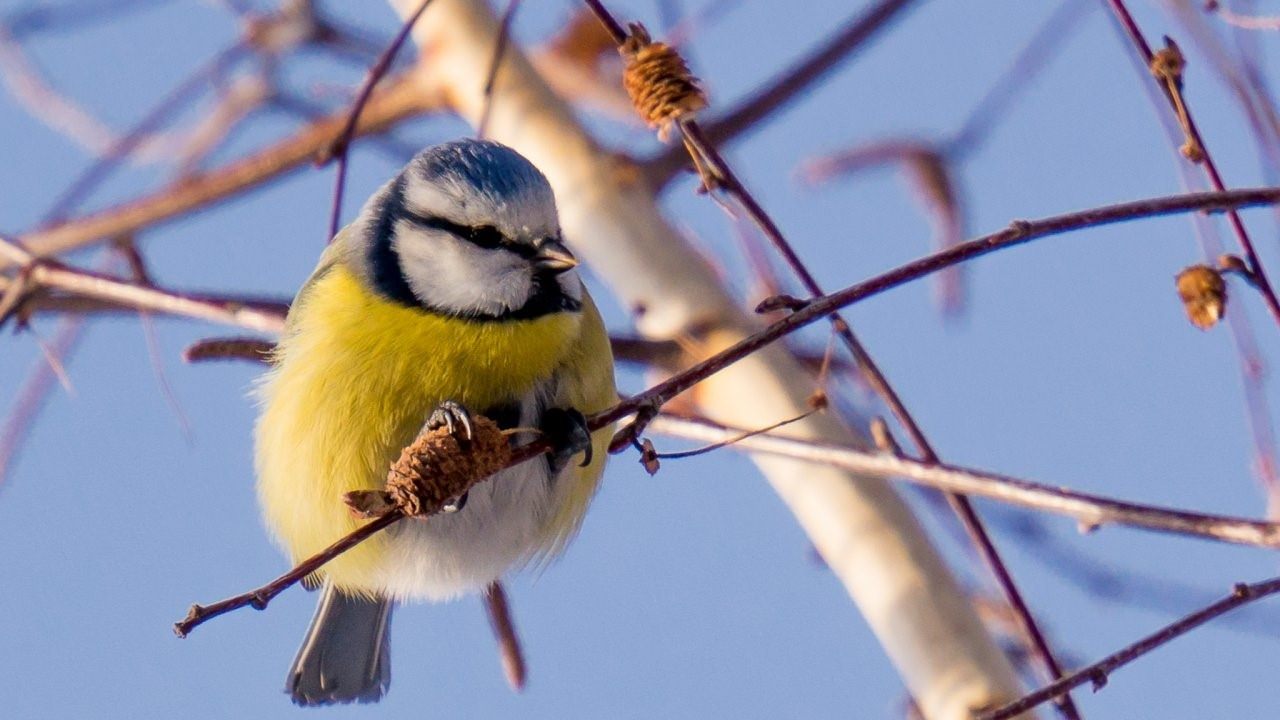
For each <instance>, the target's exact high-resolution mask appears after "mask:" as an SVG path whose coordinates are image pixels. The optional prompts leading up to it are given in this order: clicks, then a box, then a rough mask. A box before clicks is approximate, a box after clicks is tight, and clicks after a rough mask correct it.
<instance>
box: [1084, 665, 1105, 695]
mask: <svg viewBox="0 0 1280 720" xmlns="http://www.w3.org/2000/svg"><path fill="white" fill-rule="evenodd" d="M1107 679H1108V678H1107V671H1106V670H1103V669H1102V668H1094V669H1093V670H1092V671H1091V672H1090V673H1089V682H1090V684H1091V686H1092V687H1093V691H1094V692H1098V691H1099V690H1101V689H1102V688H1104V687H1106V686H1107Z"/></svg>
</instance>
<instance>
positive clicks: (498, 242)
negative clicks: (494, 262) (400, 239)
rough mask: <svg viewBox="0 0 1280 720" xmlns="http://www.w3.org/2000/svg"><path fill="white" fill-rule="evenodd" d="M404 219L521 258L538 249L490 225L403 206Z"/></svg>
mask: <svg viewBox="0 0 1280 720" xmlns="http://www.w3.org/2000/svg"><path fill="white" fill-rule="evenodd" d="M400 216H401V217H403V218H404V219H405V220H408V221H409V222H411V223H413V224H414V225H417V226H419V227H425V228H431V229H432V230H443V231H445V232H447V233H449V234H451V235H454V236H455V237H458V238H460V239H462V240H466V241H467V242H469V243H471V244H472V245H475V246H476V247H481V248H484V249H486V250H495V249H497V248H502V249H503V250H506V251H508V252H511V253H514V254H516V255H519V256H520V257H522V258H526V259H528V258H532V257H534V256H535V255H537V253H538V251H537V250H536V249H534V247H533V246H532V245H528V244H526V243H517V242H512V241H511V240H510V239H509V238H507V236H505V235H503V234H502V231H501V230H499V229H498V228H496V227H493V226H492V225H481V226H478V227H470V226H467V225H459V224H458V223H455V222H452V221H450V220H445V219H444V218H442V217H438V216H434V215H433V216H427V215H419V214H418V213H415V212H413V211H411V210H409V209H408V208H405V209H404V210H403V211H402V212H401V214H400Z"/></svg>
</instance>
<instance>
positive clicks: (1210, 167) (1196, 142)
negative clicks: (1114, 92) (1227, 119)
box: [1107, 0, 1280, 323]
mask: <svg viewBox="0 0 1280 720" xmlns="http://www.w3.org/2000/svg"><path fill="white" fill-rule="evenodd" d="M1107 2H1108V4H1109V5H1110V6H1111V9H1112V11H1113V12H1114V13H1115V15H1116V19H1118V20H1119V21H1120V25H1121V26H1122V27H1123V28H1124V31H1125V34H1126V35H1128V36H1129V39H1130V40H1131V41H1132V42H1133V45H1134V48H1135V49H1136V50H1137V52H1138V55H1139V56H1140V57H1141V58H1142V60H1143V63H1144V65H1146V66H1147V67H1152V63H1153V62H1155V60H1156V56H1155V53H1153V52H1152V50H1151V45H1150V44H1149V43H1148V42H1147V39H1146V37H1145V36H1144V35H1143V34H1142V30H1141V28H1139V27H1138V23H1137V21H1135V20H1134V19H1133V15H1132V14H1130V13H1129V8H1128V7H1126V6H1125V4H1124V0H1107ZM1155 81H1156V82H1157V83H1159V85H1160V89H1161V90H1162V91H1163V92H1164V95H1165V98H1166V99H1167V100H1168V101H1169V106H1170V108H1172V109H1173V110H1174V112H1175V113H1177V114H1178V116H1179V121H1180V122H1181V123H1182V124H1183V125H1184V128H1185V130H1186V132H1187V135H1188V140H1189V141H1190V142H1191V143H1192V146H1193V147H1196V148H1198V149H1199V154H1200V155H1201V157H1200V158H1199V164H1201V165H1203V166H1204V171H1205V175H1206V176H1207V177H1208V178H1209V184H1210V185H1212V186H1213V188H1214V189H1215V190H1226V187H1227V186H1226V183H1225V182H1224V181H1223V179H1222V174H1221V173H1219V172H1218V166H1217V164H1216V163H1215V162H1214V161H1213V156H1212V155H1210V154H1209V148H1208V146H1207V145H1206V144H1205V142H1204V138H1203V137H1202V136H1201V134H1200V130H1199V128H1198V127H1197V126H1196V122H1195V119H1194V118H1193V117H1192V114H1191V108H1190V107H1189V106H1188V104H1187V102H1186V99H1185V98H1183V97H1182V95H1181V92H1177V93H1175V90H1174V89H1172V88H1170V86H1169V83H1167V82H1165V81H1163V80H1162V79H1161V78H1159V77H1157V78H1155ZM1227 221H1228V223H1229V224H1230V226H1231V230H1232V232H1234V233H1235V236H1236V240H1237V241H1238V242H1239V243H1240V249H1241V251H1242V252H1243V253H1244V258H1245V261H1246V262H1247V263H1248V269H1249V274H1250V279H1251V281H1252V284H1253V285H1254V286H1255V287H1256V288H1257V290H1258V292H1259V293H1260V294H1261V295H1262V300H1263V303H1264V304H1265V305H1266V306H1267V310H1268V311H1270V313H1271V316H1272V318H1274V319H1275V321H1276V322H1277V323H1280V298H1277V297H1276V293H1275V290H1274V289H1273V288H1272V286H1271V281H1270V279H1268V277H1267V273H1266V271H1265V270H1264V269H1263V267H1262V261H1261V260H1260V259H1259V258H1258V253H1257V252H1256V251H1255V250H1254V248H1253V240H1252V239H1250V237H1249V231H1248V230H1246V229H1245V226H1244V222H1243V221H1242V220H1241V219H1240V215H1239V214H1238V213H1236V212H1235V211H1234V210H1231V211H1228V212H1227Z"/></svg>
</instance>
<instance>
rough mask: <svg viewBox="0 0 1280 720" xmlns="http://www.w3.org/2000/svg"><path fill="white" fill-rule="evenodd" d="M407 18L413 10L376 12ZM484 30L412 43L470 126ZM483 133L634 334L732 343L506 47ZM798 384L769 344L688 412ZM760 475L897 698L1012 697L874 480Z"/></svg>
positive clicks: (701, 272) (790, 398)
mask: <svg viewBox="0 0 1280 720" xmlns="http://www.w3.org/2000/svg"><path fill="white" fill-rule="evenodd" d="M390 2H391V4H392V5H393V6H394V7H395V9H396V10H397V12H399V13H400V15H401V16H402V17H407V16H408V15H409V14H411V13H412V12H413V11H414V10H416V9H417V7H418V5H419V4H420V0H390ZM497 33H498V23H497V20H496V18H495V17H494V15H493V13H492V11H491V9H490V8H489V6H488V5H487V3H485V2H482V1H480V0H434V2H433V3H432V5H431V7H430V9H428V10H427V12H426V14H425V16H424V17H423V18H422V19H421V21H419V23H418V25H417V27H416V28H415V29H414V39H415V41H416V42H417V43H418V45H419V47H420V48H421V51H422V52H421V63H420V68H421V72H422V73H423V81H424V82H425V83H426V84H427V86H428V87H429V88H431V89H432V90H436V91H440V92H443V96H444V97H446V98H447V99H448V101H449V103H450V104H451V105H452V106H453V107H454V109H455V110H456V111H457V112H458V113H459V114H460V115H461V116H462V117H464V118H466V119H467V120H468V121H470V122H472V123H473V124H474V123H476V122H478V120H479V118H480V116H481V114H482V112H483V109H484V104H485V99H484V95H483V88H484V85H485V81H486V76H487V73H488V71H489V65H490V62H491V59H492V56H493V51H494V46H495V43H496V41H497ZM487 135H488V136H489V137H491V138H493V139H495V140H498V141H500V142H503V143H506V144H507V145H510V146H512V147H514V148H516V149H517V150H519V151H520V152H521V153H523V154H524V155H525V156H526V157H528V158H529V159H530V160H531V161H532V162H533V163H534V164H535V165H537V166H538V167H539V168H541V169H542V171H543V172H544V173H545V174H546V175H547V177H548V179H549V180H550V181H551V185H552V186H553V187H554V188H555V193H556V201H557V203H558V204H559V209H560V219H561V224H562V226H563V229H564V235H565V238H566V239H567V241H568V244H569V245H570V246H571V247H572V248H573V249H574V251H575V252H577V253H579V254H580V255H581V256H583V257H584V258H585V260H586V261H587V263H588V264H590V266H591V268H592V270H593V271H594V272H596V273H597V274H598V275H599V276H600V277H601V278H602V279H603V280H604V281H605V282H606V283H607V284H608V286H609V287H610V288H611V289H612V290H613V291H614V292H615V293H616V294H617V295H618V297H619V298H620V299H621V300H622V302H623V303H624V304H625V305H626V306H627V307H631V308H635V309H637V311H638V320H637V325H638V329H639V330H640V332H642V333H643V334H645V335H646V336H649V337H653V338H663V339H669V338H673V337H676V336H678V335H688V336H693V337H697V338H701V339H703V341H704V342H703V343H702V348H701V350H702V351H703V352H706V353H711V352H715V351H716V350H718V349H720V348H722V347H724V346H726V345H728V344H730V343H732V342H734V341H736V340H739V339H741V338H742V337H744V336H745V334H747V333H749V332H750V330H751V328H752V327H753V326H754V325H753V319H752V318H750V317H749V316H747V315H746V313H745V312H743V311H742V310H741V309H739V308H738V307H737V304H736V303H735V301H734V299H733V298H732V297H731V296H730V295H729V294H728V292H727V291H726V290H725V289H724V288H723V287H722V286H721V284H720V283H719V281H718V279H717V278H716V276H715V274H714V273H713V271H712V269H711V268H710V267H709V266H708V265H707V263H706V262H705V261H704V260H703V259H702V258H701V257H700V256H699V255H698V254H697V252H695V251H694V249H693V248H692V247H690V246H689V244H688V243H686V242H685V241H684V240H683V239H682V238H681V237H680V235H679V234H677V233H675V232H674V231H673V230H672V229H671V227H670V226H669V225H668V224H667V222H666V221H665V220H664V219H663V217H662V214H661V213H660V211H659V209H658V206H657V202H656V200H655V198H654V197H653V195H652V194H651V193H650V191H649V190H648V189H647V188H645V187H643V186H642V184H641V182H640V181H639V179H638V178H636V177H635V176H634V175H631V174H628V173H627V172H626V171H625V169H624V168H621V167H619V165H618V164H617V163H616V162H615V161H614V160H613V159H612V158H611V157H610V156H609V154H608V153H606V152H603V151H602V150H601V149H600V148H599V147H598V146H597V145H596V144H595V143H594V141H593V140H592V138H591V137H590V135H588V133H587V132H586V131H585V130H584V129H583V128H582V127H581V125H579V123H578V122H577V121H576V119H575V118H574V116H573V114H572V112H571V111H570V109H569V108H568V107H567V106H566V104H565V103H564V102H563V101H562V100H561V99H560V98H558V97H557V96H555V95H554V94H553V93H552V92H551V91H550V90H549V89H548V87H547V85H546V84H545V83H544V82H543V80H542V79H541V78H540V77H539V76H538V74H537V73H536V72H535V71H534V70H533V69H532V67H531V66H530V64H529V62H528V61H527V60H526V58H525V57H524V56H523V55H522V53H521V52H520V50H519V48H518V47H516V46H515V45H514V44H513V45H512V46H511V47H509V48H508V52H507V53H506V55H505V61H504V63H503V66H502V68H501V70H500V72H499V73H498V77H497V82H496V85H495V92H494V100H493V106H492V108H491V109H490V115H489V119H488V127H487ZM813 389H814V381H813V378H812V377H811V376H810V375H809V374H808V373H807V372H806V371H805V370H804V369H802V367H801V366H800V365H799V363H797V362H796V361H795V359H794V358H793V357H791V356H790V354H789V353H787V352H786V350H785V349H784V348H782V347H781V346H777V345H775V346H773V347H770V348H768V349H766V350H764V351H762V352H760V353H757V354H756V355H755V356H753V357H751V358H750V359H747V360H745V361H743V362H741V363H738V364H737V365H735V366H734V367H732V368H730V369H728V370H726V371H723V372H721V373H720V374H718V375H716V376H715V377H713V378H711V379H710V380H708V381H706V382H704V383H703V384H702V385H701V386H699V388H697V390H696V391H694V399H695V401H696V402H697V403H698V406H699V408H700V409H701V410H702V411H703V412H704V413H705V414H706V415H708V416H709V417H711V418H713V419H716V420H719V421H721V422H725V423H727V424H731V425H734V426H737V427H757V426H764V425H768V424H771V423H774V422H777V421H778V419H780V418H786V417H793V416H795V415H798V414H800V413H802V412H804V411H805V410H806V409H807V408H806V406H805V399H806V398H807V397H808V395H809V394H810V393H811V392H812V391H813ZM787 432H789V433H793V434H795V435H796V436H800V437H807V438H815V439H821V440H826V441H830V442H839V443H850V442H853V443H864V444H865V438H864V437H861V436H857V435H855V434H854V433H853V432H851V431H850V430H849V429H847V428H845V427H843V426H842V425H841V424H840V423H839V422H838V421H837V420H836V419H834V418H833V417H831V416H830V415H829V414H825V415H815V416H812V417H810V418H809V419H807V420H805V421H804V422H801V423H795V424H793V425H790V426H788V427H787ZM754 461H755V462H756V464H757V465H758V466H759V467H760V469H761V471H762V472H763V473H764V475H765V477H766V478H767V479H768V480H769V482H770V483H771V484H772V486H773V487H774V489H775V490H776V491H777V492H778V494H779V495H780V496H781V497H782V499H783V500H784V501H785V503H786V504H787V506H788V507H789V508H790V509H791V511H792V512H793V513H794V514H795V516H796V519H797V520H798V521H799V522H800V524H801V525H802V526H803V528H804V530H805V531H806V532H807V533H808V535H809V537H810V538H811V539H812V541H813V544H814V546H815V547H816V548H817V549H818V551H819V552H820V553H821V554H822V557H823V559H824V560H825V561H826V563H827V564H828V565H829V566H830V568H831V570H832V572H833V573H835V575H836V576H837V577H839V579H840V581H841V582H842V583H843V584H844V586H845V587H846V588H847V590H848V592H849V595H850V596H851V597H852V598H853V600H854V601H855V602H856V603H857V605H858V607H859V609H860V610H861V611H862V613H863V615H864V616H865V617H866V620H867V622H868V623H869V624H870V626H871V628H872V629H873V631H874V632H875V634H876V636H877V637H878V638H879V640H880V642H881V644H882V645H883V646H884V648H885V651H886V652H887V653H888V655H889V657H890V658H891V660H892V661H893V663H894V665H895V666H896V667H897V669H898V671H899V673H900V674H901V676H902V678H903V680H904V683H905V685H906V687H907V689H908V690H909V691H910V693H911V695H912V697H913V698H915V700H916V702H917V703H918V705H919V706H920V708H921V709H922V711H923V712H924V714H925V716H926V717H927V718H930V719H931V720H959V719H960V718H968V717H969V716H970V712H971V710H972V709H973V708H977V707H983V706H988V705H992V704H996V703H1000V702H1004V701H1008V700H1011V699H1013V698H1015V697H1017V696H1018V695H1019V694H1020V689H1019V685H1018V682H1017V680H1016V679H1015V675H1014V672H1013V670H1012V668H1011V667H1010V665H1009V662H1008V660H1007V659H1006V658H1005V656H1004V655H1003V654H1002V653H1001V652H1000V650H999V649H998V648H997V647H996V645H995V643H994V641H993V640H992V639H991V637H990V636H989V635H988V633H987V631H986V630H985V628H984V627H983V625H982V623H981V622H980V621H979V619H978V617H977V615H976V613H975V612H974V610H973V608H972V606H971V605H970V604H969V602H968V600H967V598H966V597H965V595H964V593H962V592H961V590H960V588H959V587H958V586H957V584H956V582H955V580H954V578H953V577H952V575H951V573H950V572H949V570H948V569H947V567H946V566H945V565H944V563H943V562H942V560H941V558H940V557H939V556H938V554H937V552H936V551H935V549H934V548H933V547H932V545H931V544H930V542H929V540H928V538H927V537H926V536H925V534H924V533H923V531H922V530H921V528H920V526H919V525H918V523H917V522H916V520H915V518H914V517H913V516H912V515H911V512H910V510H909V509H908V508H907V506H906V505H905V504H904V503H903V501H902V500H901V498H899V497H898V496H897V494H896V493H895V492H894V491H893V490H892V489H891V488H890V487H889V486H888V485H887V484H886V483H884V482H883V481H879V480H873V479H866V478H858V477H855V476H852V475H849V474H847V473H844V472H841V471H839V470H837V469H835V468H831V467H824V466H822V465H815V464H807V463H804V462H797V461H795V460H790V459H783V458H778V457H769V456H765V455H760V456H757V457H755V458H754Z"/></svg>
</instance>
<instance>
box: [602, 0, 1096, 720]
mask: <svg viewBox="0 0 1280 720" xmlns="http://www.w3.org/2000/svg"><path fill="white" fill-rule="evenodd" d="M585 2H586V3H587V5H588V6H589V7H591V9H592V10H593V11H594V12H595V13H596V15H597V17H599V18H600V19H601V22H603V23H604V25H605V27H606V29H608V30H609V32H610V33H611V34H612V35H613V36H614V39H615V40H616V41H617V43H618V45H619V48H620V49H623V48H625V46H626V43H627V42H628V41H629V38H628V36H627V34H626V33H625V32H623V31H622V29H621V27H620V26H619V24H618V22H617V21H616V20H614V19H613V18H612V16H611V15H610V14H609V11H608V10H607V9H605V7H604V5H603V4H602V3H601V2H600V0H585ZM646 40H647V38H646ZM676 124H677V126H678V127H679V128H680V131H681V134H682V135H683V137H684V144H685V147H686V148H687V149H688V150H689V153H690V155H691V156H692V159H693V161H694V165H695V166H697V167H698V168H700V169H702V168H706V170H707V171H708V172H709V174H710V176H711V177H710V178H708V177H706V176H707V174H708V172H702V174H703V175H704V177H703V184H704V186H705V187H706V188H707V189H708V190H713V189H715V187H718V188H722V189H723V190H724V191H725V192H727V193H728V194H729V195H731V196H732V197H733V198H734V199H735V200H737V202H738V203H739V205H741V206H742V208H743V209H744V210H745V211H746V213H747V215H748V217H750V218H751V220H752V221H753V222H754V223H755V224H756V225H757V226H758V227H759V228H760V230H761V231H762V232H763V233H764V235H765V237H767V238H768V239H769V241H770V242H771V243H772V244H773V246H774V248H775V249H776V250H777V251H778V253H779V254H781V255H782V257H783V258H784V260H785V261H786V263H787V265H788V266H789V267H790V268H791V270H792V272H793V273H795V275H796V276H797V277H798V278H799V279H800V282H801V284H802V285H803V286H804V287H805V289H806V290H807V291H808V292H809V294H810V295H811V296H813V297H819V296H821V295H823V294H824V291H823V289H822V287H821V285H819V283H818V281H817V278H815V277H814V275H813V274H812V273H811V272H810V271H809V269H808V267H806V266H805V264H804V262H803V261H802V260H801V259H800V256H799V254H798V253H797V252H796V251H795V249H794V248H793V247H792V245H791V243H790V242H789V241H788V240H787V239H786V237H785V236H784V235H783V233H782V230H781V228H780V227H779V226H778V225H777V223H775V222H774V220H773V218H772V217H771V216H770V215H769V214H768V213H767V212H765V210H764V208H763V207H762V206H761V205H760V203H759V202H758V201H757V200H756V198H755V197H754V196H753V195H752V194H751V192H750V191H749V190H748V189H747V188H746V186H745V185H744V184H743V183H742V181H741V180H740V179H739V178H738V176H737V173H735V172H734V171H733V169H732V168H730V167H729V164H728V163H727V162H726V161H725V160H724V158H723V157H722V156H721V155H720V152H719V150H718V149H717V148H716V146H715V144H714V143H713V142H712V141H711V140H709V139H708V138H707V136H706V135H705V134H704V133H703V131H702V128H701V127H700V126H699V124H698V122H697V120H696V119H695V118H694V117H692V115H684V116H681V117H679V118H677V120H676ZM829 320H830V322H831V327H832V332H833V333H834V334H835V335H836V336H837V337H838V338H840V340H842V341H843V342H844V345H845V346H846V347H847V348H848V350H849V352H850V353H851V354H852V355H853V358H854V360H855V362H856V363H857V365H858V369H859V372H861V373H862V375H863V376H864V377H865V378H866V380H867V382H868V384H869V385H870V386H871V388H872V389H873V390H875V392H876V394H877V395H879V396H880V397H881V398H882V399H883V400H884V402H885V404H886V405H887V406H888V407H889V408H890V410H891V411H892V412H893V414H894V417H896V418H897V419H898V422H899V423H901V424H902V426H903V427H904V428H905V429H906V431H907V434H908V435H909V436H910V437H911V439H912V442H913V443H914V444H915V446H916V448H917V449H918V450H919V452H920V454H921V456H922V458H923V459H924V460H925V461H926V462H934V463H936V462H939V458H938V455H937V453H936V452H934V450H933V447H932V445H931V444H930V443H929V441H928V440H927V439H926V438H925V435H924V432H923V431H922V430H921V429H920V427H919V425H918V424H917V423H916V421H915V419H914V418H913V417H912V415H911V413H910V412H909V411H908V410H907V408H906V405H905V404H904V403H903V402H902V400H901V398H900V397H899V395H898V393H897V391H896V390H894V388H893V386H892V385H890V384H889V381H888V379H887V378H886V377H885V375H884V373H883V372H882V371H881V370H880V368H879V366H878V365H877V363H876V362H875V360H874V359H873V358H872V356H871V353H870V351H868V350H867V349H866V347H865V346H864V345H863V344H862V342H861V341H860V340H859V339H858V337H857V336H856V335H855V334H854V332H853V328H852V327H851V326H850V325H849V323H848V322H847V321H846V320H845V319H844V318H843V317H841V316H840V314H839V313H832V314H831V316H830V317H829ZM947 501H948V502H949V503H950V504H951V506H952V507H953V508H954V510H955V512H956V514H957V515H958V516H959V518H960V521H961V523H962V524H963V525H964V527H965V529H966V531H967V532H968V533H969V536H970V538H971V539H972V540H973V543H974V545H975V547H976V549H977V551H978V554H979V556H980V557H981V558H982V559H983V561H984V562H985V563H986V565H987V566H988V568H989V569H990V570H991V573H992V575H993V576H994V577H995V580H996V582H997V584H998V585H999V587H1000V589H1001V591H1002V592H1003V593H1004V596H1005V598H1006V599H1007V601H1008V602H1009V604H1010V606H1012V608H1013V611H1014V613H1015V614H1016V616H1017V617H1018V619H1019V621H1020V624H1021V625H1022V629H1023V632H1024V633H1025V634H1026V636H1027V637H1028V638H1030V640H1031V642H1032V645H1033V647H1034V649H1035V652H1036V654H1037V657H1038V658H1039V660H1040V661H1041V663H1042V664H1043V665H1044V668H1045V671H1046V673H1047V674H1048V676H1049V678H1051V679H1052V678H1057V677H1061V675H1062V669H1061V668H1060V667H1059V664H1058V661H1057V659H1056V658H1055V657H1054V655H1053V651H1052V649H1051V648H1050V647H1049V643H1048V641H1047V640H1046V639H1045V637H1044V634H1043V633H1042V632H1041V630H1040V628H1039V627H1038V625H1037V624H1036V621H1035V618H1034V617H1033V616H1032V614H1031V610H1030V608H1029V607H1028V606H1027V604H1026V601H1025V600H1024V599H1023V597H1022V593H1021V592H1020V591H1019V590H1018V587H1017V585H1016V584H1015V583H1014V580H1013V576H1012V574H1011V573H1010V572H1009V569H1008V567H1007V566H1006V565H1005V563H1004V560H1003V559H1002V558H1001V557H1000V553H999V551H998V550H997V549H996V547H995V543H994V542H993V541H992V540H991V537H990V535H989V534H988V533H987V531H986V528H985V527H984V526H983V524H982V520H981V519H980V518H979V517H978V514H977V511H976V510H974V508H973V506H972V505H971V504H970V503H969V501H968V500H967V499H965V498H964V497H963V496H960V495H948V496H947ZM1058 704H1059V708H1060V709H1061V711H1062V714H1063V716H1064V717H1066V718H1067V720H1079V718H1080V714H1079V711H1078V710H1077V709H1076V707H1075V703H1074V702H1072V700H1071V697H1070V696H1069V695H1066V696H1064V697H1063V698H1061V700H1060V701H1059V703H1058Z"/></svg>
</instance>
